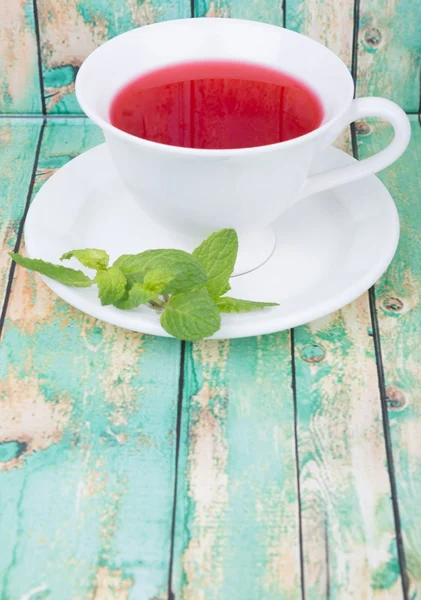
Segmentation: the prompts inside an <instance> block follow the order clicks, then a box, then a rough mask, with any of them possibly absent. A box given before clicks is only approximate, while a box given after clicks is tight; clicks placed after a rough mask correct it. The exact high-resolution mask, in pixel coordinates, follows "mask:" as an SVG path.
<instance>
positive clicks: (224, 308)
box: [216, 296, 279, 313]
mask: <svg viewBox="0 0 421 600" xmlns="http://www.w3.org/2000/svg"><path fill="white" fill-rule="evenodd" d="M216 304H217V306H218V308H219V310H220V312H221V313H242V312H250V311H252V310H261V309H263V308H267V307H268V306H279V305H278V304H277V303H276V302H254V301H253V300H238V299H237V298H230V297H229V296H224V297H223V298H218V299H217V300H216Z"/></svg>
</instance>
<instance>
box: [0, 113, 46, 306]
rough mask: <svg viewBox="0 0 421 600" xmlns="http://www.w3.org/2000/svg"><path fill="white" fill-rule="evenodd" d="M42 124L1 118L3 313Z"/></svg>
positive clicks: (0, 278) (0, 269) (0, 297)
mask: <svg viewBox="0 0 421 600" xmlns="http://www.w3.org/2000/svg"><path fill="white" fill-rule="evenodd" d="M40 129H41V123H40V122H39V121H35V122H34V121H29V120H27V119H22V120H19V119H13V120H10V119H1V120H0V147H1V152H0V190H1V196H0V198H1V200H0V312H1V307H2V306H3V300H4V297H5V293H6V287H7V281H8V277H9V271H10V266H11V262H12V261H11V259H10V257H9V252H10V251H12V250H13V249H14V247H15V243H16V238H17V233H18V229H19V223H20V220H21V218H22V216H23V212H24V209H25V204H26V198H27V194H28V189H29V183H30V180H31V174H32V167H33V165H34V159H35V152H36V146H37V141H38V136H39V132H40Z"/></svg>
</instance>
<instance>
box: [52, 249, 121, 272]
mask: <svg viewBox="0 0 421 600" xmlns="http://www.w3.org/2000/svg"><path fill="white" fill-rule="evenodd" d="M73 256H74V257H75V258H77V260H78V261H79V262H80V263H82V265H84V266H85V267H88V268H89V269H95V270H99V269H106V268H107V267H108V262H109V260H110V257H109V256H108V254H107V253H106V252H105V250H98V249H97V248H85V250H71V251H70V252H66V253H65V254H63V256H62V257H61V258H60V260H69V259H70V258H72V257H73Z"/></svg>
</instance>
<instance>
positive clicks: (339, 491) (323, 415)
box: [295, 294, 403, 600]
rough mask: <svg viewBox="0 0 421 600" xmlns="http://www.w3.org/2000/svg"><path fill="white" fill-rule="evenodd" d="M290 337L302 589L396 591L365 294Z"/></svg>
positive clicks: (311, 594) (385, 594) (338, 594)
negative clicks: (294, 382) (292, 344)
mask: <svg viewBox="0 0 421 600" xmlns="http://www.w3.org/2000/svg"><path fill="white" fill-rule="evenodd" d="M295 340H296V345H295V361H296V374H297V406H298V420H299V428H298V440H299V462H300V481H301V506H302V522H303V551H304V564H305V569H304V576H305V589H306V598H308V599H314V600H316V599H317V600H318V599H319V598H328V597H331V598H341V599H342V598H344V599H348V598H349V599H350V598H355V597H356V594H357V595H358V598H364V599H372V598H373V599H374V598H376V599H378V598H383V599H385V600H386V599H387V600H389V599H392V598H393V599H398V598H399V599H400V598H402V597H403V596H402V586H401V579H400V573H399V563H398V560H397V547H396V540H395V530H394V521H393V512H392V506H391V501H390V481H389V477H388V470H387V466H386V457H385V447H384V439H383V430H382V422H381V409H380V401H379V391H378V387H377V374H376V365H375V358H374V351H373V343H372V338H371V336H370V318H369V311H368V298H367V295H366V294H365V295H364V296H362V297H361V298H360V299H359V300H358V301H357V302H354V303H352V304H351V305H350V306H348V307H347V308H345V309H343V310H342V311H340V312H339V313H335V314H334V315H332V316H331V317H330V318H326V319H323V320H321V321H320V322H318V323H314V324H312V325H311V326H308V327H301V328H299V329H297V330H296V337H295ZM329 594H330V595H329Z"/></svg>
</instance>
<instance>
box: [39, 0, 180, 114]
mask: <svg viewBox="0 0 421 600" xmlns="http://www.w3.org/2000/svg"><path fill="white" fill-rule="evenodd" d="M38 11H39V20H40V30H41V50H42V67H43V77H44V88H45V97H46V103H47V112H50V113H80V112H81V110H80V107H79V105H78V103H77V101H76V97H75V95H74V81H75V76H76V73H77V71H78V69H79V67H80V65H81V64H82V62H83V60H84V59H85V58H86V56H87V55H88V54H90V53H91V52H92V51H93V50H94V49H95V48H96V47H97V46H99V45H100V44H102V43H103V42H105V41H106V40H108V39H110V38H112V37H114V36H116V35H118V34H120V33H123V32H125V31H128V30H130V29H133V28H135V27H140V26H142V25H148V24H150V23H154V22H156V21H163V20H167V19H176V18H183V17H189V16H190V0H143V2H138V1H137V0H129V1H127V2H126V1H124V0H115V1H114V2H110V3H107V2H99V1H98V0H38Z"/></svg>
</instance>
